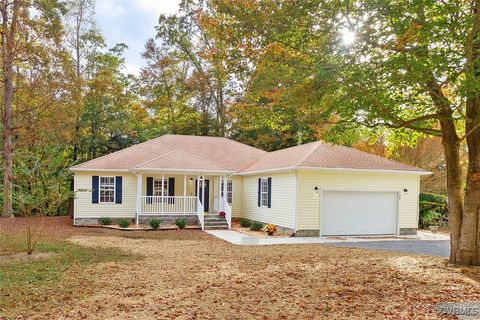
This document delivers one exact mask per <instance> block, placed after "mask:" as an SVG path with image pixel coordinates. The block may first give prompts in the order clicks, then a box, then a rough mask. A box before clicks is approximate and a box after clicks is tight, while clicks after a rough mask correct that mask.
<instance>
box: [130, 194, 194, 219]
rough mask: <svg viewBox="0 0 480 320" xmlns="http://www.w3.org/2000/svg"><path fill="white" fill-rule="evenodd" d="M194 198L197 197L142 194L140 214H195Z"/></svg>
mask: <svg viewBox="0 0 480 320" xmlns="http://www.w3.org/2000/svg"><path fill="white" fill-rule="evenodd" d="M196 200H197V197H183V196H163V197H162V196H142V197H141V208H140V215H161V214H195V213H197V210H196V209H197V208H196ZM202 210H203V209H202ZM202 212H203V211H202Z"/></svg>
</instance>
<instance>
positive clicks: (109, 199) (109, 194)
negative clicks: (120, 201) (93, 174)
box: [98, 177, 115, 203]
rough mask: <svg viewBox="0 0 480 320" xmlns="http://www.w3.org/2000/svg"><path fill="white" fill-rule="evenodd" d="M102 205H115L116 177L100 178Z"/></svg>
mask: <svg viewBox="0 0 480 320" xmlns="http://www.w3.org/2000/svg"><path fill="white" fill-rule="evenodd" d="M98 189H99V193H100V203H115V177H100V183H99V188H98Z"/></svg>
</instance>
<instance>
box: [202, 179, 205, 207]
mask: <svg viewBox="0 0 480 320" xmlns="http://www.w3.org/2000/svg"><path fill="white" fill-rule="evenodd" d="M204 201H205V176H202V205H203V211H205V204H204V203H203V202H204Z"/></svg>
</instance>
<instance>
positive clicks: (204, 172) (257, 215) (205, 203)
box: [71, 134, 429, 236]
mask: <svg viewBox="0 0 480 320" xmlns="http://www.w3.org/2000/svg"><path fill="white" fill-rule="evenodd" d="M71 171H72V172H73V173H74V175H75V180H74V181H75V183H74V190H75V194H76V197H75V203H74V224H75V225H82V224H91V223H96V222H97V220H98V218H100V217H110V218H112V219H118V218H128V219H132V220H133V219H135V221H136V223H137V224H138V223H146V222H148V220H149V219H151V218H152V217H156V218H159V219H161V220H163V221H164V222H172V221H174V220H175V219H178V218H183V219H185V220H187V222H188V223H191V224H199V225H200V226H201V227H202V228H204V229H205V228H214V227H225V228H231V221H232V218H246V219H249V220H251V221H257V222H261V223H272V224H275V225H276V226H277V227H279V228H281V229H284V230H288V231H291V232H292V233H295V235H296V236H326V235H373V234H382V235H383V234H385V235H397V234H414V233H416V230H417V227H418V196H419V182H420V176H422V175H425V174H429V172H427V171H424V170H422V169H419V168H416V167H413V166H410V165H406V164H402V163H399V162H396V161H392V160H388V159H385V158H382V157H379V156H376V155H372V154H369V153H365V152H362V151H359V150H355V149H352V148H348V147H344V146H337V145H333V144H330V143H325V142H320V141H317V142H312V143H307V144H303V145H299V146H296V147H291V148H286V149H282V150H278V151H274V152H265V151H263V150H260V149H256V148H253V147H251V146H248V145H245V144H242V143H239V142H236V141H233V140H230V139H227V138H222V137H204V136H185V135H170V134H167V135H163V136H160V137H158V138H156V139H152V140H149V141H146V142H143V143H140V144H137V145H134V146H131V147H129V148H126V149H123V150H120V151H117V152H114V153H111V154H108V155H105V156H102V157H99V158H96V159H93V160H90V161H87V162H84V163H81V164H78V165H76V166H73V167H72V168H71ZM219 212H224V213H225V214H222V215H219ZM219 216H222V217H221V218H220V217H219ZM223 216H225V218H224V219H223Z"/></svg>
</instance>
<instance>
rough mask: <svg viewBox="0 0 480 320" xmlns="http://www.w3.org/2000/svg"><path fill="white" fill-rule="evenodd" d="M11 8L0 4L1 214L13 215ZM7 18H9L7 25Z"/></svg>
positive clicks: (14, 13) (14, 20) (13, 27)
mask: <svg viewBox="0 0 480 320" xmlns="http://www.w3.org/2000/svg"><path fill="white" fill-rule="evenodd" d="M11 5H13V9H12V16H11V17H9V12H8V11H9V9H8V7H7V6H8V4H7V3H2V5H1V9H0V11H1V15H2V20H3V21H2V29H3V30H2V31H3V32H2V60H3V66H2V67H3V70H2V71H3V75H4V80H3V81H4V83H3V87H4V88H3V90H4V92H3V117H2V124H3V134H2V137H3V153H2V156H3V216H6V217H13V208H12V207H13V206H12V181H13V173H12V170H13V142H12V115H13V63H14V41H15V33H16V24H17V5H16V4H15V3H13V4H11ZM9 19H11V22H10V25H9V23H8V22H9V21H10V20H9Z"/></svg>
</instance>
